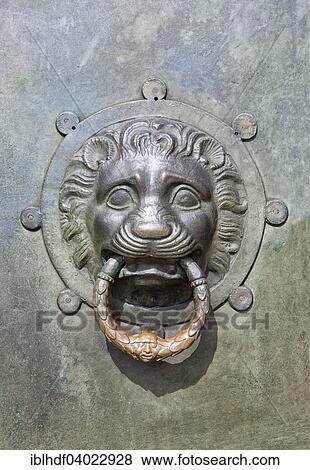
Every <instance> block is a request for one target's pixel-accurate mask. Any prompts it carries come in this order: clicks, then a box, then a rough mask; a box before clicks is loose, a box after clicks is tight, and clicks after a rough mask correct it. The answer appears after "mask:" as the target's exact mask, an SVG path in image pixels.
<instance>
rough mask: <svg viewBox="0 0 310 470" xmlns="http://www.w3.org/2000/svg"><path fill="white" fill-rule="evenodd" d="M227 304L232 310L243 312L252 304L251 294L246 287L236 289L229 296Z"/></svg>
mask: <svg viewBox="0 0 310 470" xmlns="http://www.w3.org/2000/svg"><path fill="white" fill-rule="evenodd" d="M228 302H229V304H230V306H231V307H232V308H233V309H234V310H237V311H238V312H245V311H246V310H248V309H249V308H250V307H251V306H252V304H253V293H252V291H251V289H249V288H248V287H245V286H242V287H238V288H237V289H236V290H234V291H233V292H232V293H231V294H230V296H229V298H228Z"/></svg>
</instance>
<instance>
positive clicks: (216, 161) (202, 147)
mask: <svg viewBox="0 0 310 470" xmlns="http://www.w3.org/2000/svg"><path fill="white" fill-rule="evenodd" d="M193 155H194V157H196V158H197V160H200V161H201V162H203V163H205V164H206V165H208V166H209V168H211V170H215V169H216V168H220V167H221V166H223V165H224V162H225V151H224V149H223V147H222V146H221V145H220V144H219V143H218V142H217V141H216V140H214V139H212V138H211V137H200V138H199V139H197V141H196V142H195V144H194V148H193Z"/></svg>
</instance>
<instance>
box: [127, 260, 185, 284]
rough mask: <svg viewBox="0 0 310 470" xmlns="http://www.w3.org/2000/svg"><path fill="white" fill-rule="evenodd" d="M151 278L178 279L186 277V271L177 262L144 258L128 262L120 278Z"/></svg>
mask: <svg viewBox="0 0 310 470" xmlns="http://www.w3.org/2000/svg"><path fill="white" fill-rule="evenodd" d="M130 277H135V278H144V279H146V278H150V279H153V278H154V279H163V280H171V281H177V280H182V279H185V273H184V271H183V270H182V269H181V268H180V266H178V265H176V263H171V264H167V263H163V264H161V263H158V262H154V260H150V262H149V263H148V260H144V261H143V262H134V263H126V265H125V266H124V267H123V269H122V270H121V272H120V273H119V278H130Z"/></svg>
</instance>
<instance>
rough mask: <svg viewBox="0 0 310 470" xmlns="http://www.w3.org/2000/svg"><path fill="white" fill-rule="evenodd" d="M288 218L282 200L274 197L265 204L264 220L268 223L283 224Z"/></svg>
mask: <svg viewBox="0 0 310 470" xmlns="http://www.w3.org/2000/svg"><path fill="white" fill-rule="evenodd" d="M287 218H288V208H287V206H286V204H285V203H284V202H283V201H280V200H277V199H274V200H272V201H269V202H268V203H267V205H266V221H267V223H268V224H270V225H274V226H279V225H283V224H284V223H285V222H286V220H287Z"/></svg>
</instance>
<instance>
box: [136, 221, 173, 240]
mask: <svg viewBox="0 0 310 470" xmlns="http://www.w3.org/2000/svg"><path fill="white" fill-rule="evenodd" d="M171 230H172V229H171V227H170V225H168V224H167V223H165V222H160V221H154V220H153V221H147V220H145V221H140V222H139V223H136V224H135V225H134V226H133V227H132V231H133V233H134V235H136V236H137V237H140V238H144V239H152V240H156V239H161V238H165V237H168V236H169V235H170V234H171Z"/></svg>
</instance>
